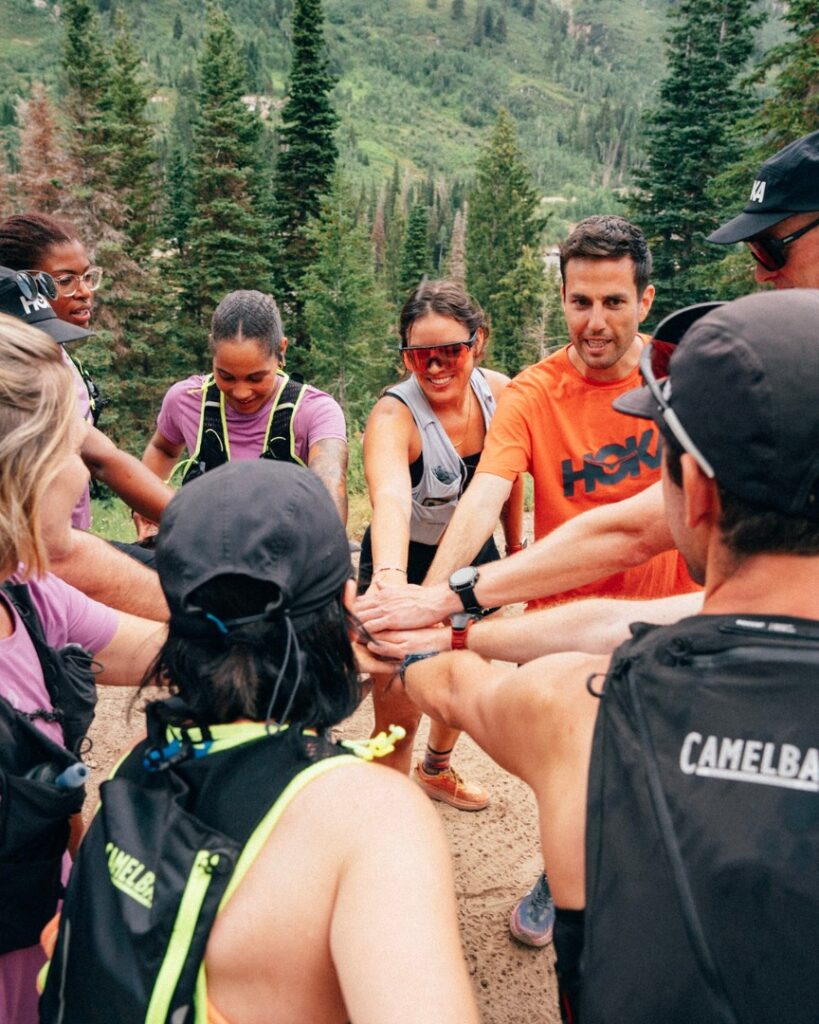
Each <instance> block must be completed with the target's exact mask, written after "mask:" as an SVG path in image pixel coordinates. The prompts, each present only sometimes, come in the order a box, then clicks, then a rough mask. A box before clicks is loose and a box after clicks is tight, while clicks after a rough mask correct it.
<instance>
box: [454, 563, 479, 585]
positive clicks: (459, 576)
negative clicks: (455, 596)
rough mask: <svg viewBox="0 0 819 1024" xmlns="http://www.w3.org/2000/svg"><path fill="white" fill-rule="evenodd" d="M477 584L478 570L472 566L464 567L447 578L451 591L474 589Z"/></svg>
mask: <svg viewBox="0 0 819 1024" xmlns="http://www.w3.org/2000/svg"><path fill="white" fill-rule="evenodd" d="M477 582H478V570H477V569H476V568H475V566H474V565H466V566H464V568H463V569H456V570H455V572H453V574H452V575H451V576H450V577H449V585H450V587H452V589H453V590H460V589H461V588H462V587H474V586H475V584H476V583H477Z"/></svg>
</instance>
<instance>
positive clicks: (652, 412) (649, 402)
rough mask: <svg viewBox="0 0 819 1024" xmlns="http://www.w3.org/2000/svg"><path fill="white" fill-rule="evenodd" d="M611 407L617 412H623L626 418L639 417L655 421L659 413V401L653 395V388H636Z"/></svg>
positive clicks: (618, 399) (615, 400)
mask: <svg viewBox="0 0 819 1024" xmlns="http://www.w3.org/2000/svg"><path fill="white" fill-rule="evenodd" d="M611 407H612V409H614V410H615V411H616V412H622V413H624V414H625V415H626V416H638V417H639V418H640V419H643V420H653V419H655V418H656V417H657V415H658V413H659V409H658V407H657V400H656V398H654V396H653V395H652V394H651V388H634V390H633V391H627V392H626V393H625V394H624V395H620V396H619V397H618V398H615V399H614V401H613V402H612V403H611Z"/></svg>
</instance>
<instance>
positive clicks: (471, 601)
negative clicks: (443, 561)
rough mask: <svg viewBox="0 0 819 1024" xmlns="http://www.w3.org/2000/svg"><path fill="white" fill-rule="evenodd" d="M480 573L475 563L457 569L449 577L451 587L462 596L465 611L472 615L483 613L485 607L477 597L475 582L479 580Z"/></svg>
mask: <svg viewBox="0 0 819 1024" xmlns="http://www.w3.org/2000/svg"><path fill="white" fill-rule="evenodd" d="M478 578H479V573H478V570H477V569H476V568H475V566H474V565H467V566H464V568H463V569H456V570H455V572H453V574H452V575H451V576H450V577H449V589H450V590H452V591H454V593H456V594H457V595H458V597H460V599H461V604H463V606H464V611H465V612H469V614H470V615H482V614H483V608H481V605H480V602H479V601H478V599H477V597H475V584H476V583H477V582H478Z"/></svg>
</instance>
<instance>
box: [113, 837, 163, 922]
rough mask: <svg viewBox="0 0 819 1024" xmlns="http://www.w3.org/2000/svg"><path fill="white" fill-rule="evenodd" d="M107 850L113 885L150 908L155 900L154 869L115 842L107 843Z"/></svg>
mask: <svg viewBox="0 0 819 1024" xmlns="http://www.w3.org/2000/svg"><path fill="white" fill-rule="evenodd" d="M105 852H106V853H107V854H108V873H109V875H110V876H111V883H112V885H114V886H116V888H117V889H119V891H120V892H124V893H125V895H126V896H130V897H131V899H132V900H136V902H137V903H139V904H140V905H141V906H143V907H147V908H148V910H150V909H151V906H152V905H153V902H154V882H155V880H156V875H155V874H154V873H153V871H149V870H148V869H147V868H146V867H145V865H144V864H143V863H142V861H139V860H137V858H136V857H132V856H131V854H130V853H126V852H125V850H120V848H119V847H118V846H115V845H114V844H113V843H106V845H105Z"/></svg>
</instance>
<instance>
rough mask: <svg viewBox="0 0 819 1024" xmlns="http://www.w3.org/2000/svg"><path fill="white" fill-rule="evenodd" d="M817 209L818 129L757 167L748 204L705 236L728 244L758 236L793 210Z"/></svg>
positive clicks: (818, 188) (721, 243) (793, 212)
mask: <svg viewBox="0 0 819 1024" xmlns="http://www.w3.org/2000/svg"><path fill="white" fill-rule="evenodd" d="M811 210H817V211H819V131H816V132H811V134H810V135H805V136H803V137H802V138H801V139H797V140H796V141H795V142H791V143H790V144H789V145H787V146H785V148H784V149H780V150H779V152H778V153H775V154H774V155H773V156H772V157H771V158H770V160H766V161H765V163H764V164H763V165H762V166H761V167H760V168H759V170H758V171H757V172H756V175H755V176H754V182H753V184H752V186H751V196H750V199H749V200H748V205H747V206H746V207H745V209H744V210H743V211H742V213H740V214H739V215H738V216H736V217H734V219H733V220H729V221H728V223H727V224H723V225H722V227H721V228H717V230H716V231H713V232H712V233H711V234H710V235H709V236H708V241H709V242H717V243H719V244H720V245H730V244H731V243H732V242H744V241H745V240H746V239H748V238H753V237H754V235H759V234H761V233H762V232H763V231H766V230H767V229H768V228H770V227H773V225H774V224H778V223H779V222H780V221H781V220H785V219H786V218H788V217H792V216H793V214H795V213H806V212H808V211H811Z"/></svg>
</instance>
